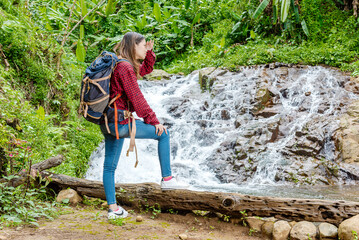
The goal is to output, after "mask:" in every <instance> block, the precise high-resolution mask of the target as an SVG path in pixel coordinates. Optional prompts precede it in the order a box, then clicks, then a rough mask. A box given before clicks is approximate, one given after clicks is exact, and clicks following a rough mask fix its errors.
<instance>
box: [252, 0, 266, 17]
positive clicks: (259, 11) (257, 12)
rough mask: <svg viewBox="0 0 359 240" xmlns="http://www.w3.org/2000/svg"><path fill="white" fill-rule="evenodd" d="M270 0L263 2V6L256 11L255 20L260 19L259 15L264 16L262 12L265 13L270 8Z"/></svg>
mask: <svg viewBox="0 0 359 240" xmlns="http://www.w3.org/2000/svg"><path fill="white" fill-rule="evenodd" d="M269 2H270V0H263V2H261V4H259V6H258V8H257V9H256V11H255V12H254V14H253V17H252V18H253V19H256V18H258V17H259V15H261V14H262V12H263V11H264V9H265V8H266V7H267V6H268V4H269Z"/></svg>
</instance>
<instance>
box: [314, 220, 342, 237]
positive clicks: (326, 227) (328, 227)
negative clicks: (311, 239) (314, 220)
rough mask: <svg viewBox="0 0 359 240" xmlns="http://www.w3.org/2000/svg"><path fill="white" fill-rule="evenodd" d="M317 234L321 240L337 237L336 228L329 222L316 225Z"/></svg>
mask: <svg viewBox="0 0 359 240" xmlns="http://www.w3.org/2000/svg"><path fill="white" fill-rule="evenodd" d="M318 230H319V236H320V239H321V240H322V239H323V238H326V239H337V238H338V228H337V227H336V226H334V225H333V224H330V223H321V224H319V227H318Z"/></svg>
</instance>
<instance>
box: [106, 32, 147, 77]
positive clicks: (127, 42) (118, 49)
mask: <svg viewBox="0 0 359 240" xmlns="http://www.w3.org/2000/svg"><path fill="white" fill-rule="evenodd" d="M144 39H145V37H144V36H143V35H141V34H139V33H137V32H128V33H126V34H125V35H124V36H123V38H122V40H121V42H119V43H118V44H116V46H115V47H114V48H113V51H114V52H115V53H116V54H117V55H118V56H121V57H122V58H125V59H127V60H128V61H130V63H131V65H132V66H133V69H134V70H135V73H136V76H137V78H139V77H140V62H139V61H138V60H137V59H136V51H135V44H139V43H140V42H142V41H143V40H144Z"/></svg>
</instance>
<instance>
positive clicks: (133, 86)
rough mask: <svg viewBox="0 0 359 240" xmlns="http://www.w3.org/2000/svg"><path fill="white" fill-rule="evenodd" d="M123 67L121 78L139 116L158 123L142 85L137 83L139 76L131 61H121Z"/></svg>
mask: <svg viewBox="0 0 359 240" xmlns="http://www.w3.org/2000/svg"><path fill="white" fill-rule="evenodd" d="M121 64H122V65H123V68H121V72H119V78H120V79H121V81H122V86H123V88H124V90H125V92H126V95H127V98H128V99H129V100H130V102H131V103H132V106H133V108H134V110H135V112H136V114H137V116H139V117H141V118H143V120H144V121H145V123H148V124H151V125H157V124H159V123H160V122H159V121H158V119H157V117H156V114H155V113H154V112H153V110H152V109H151V108H150V106H149V105H148V103H147V101H146V99H145V97H144V96H143V94H142V92H141V90H140V87H139V86H138V83H137V77H136V74H135V71H134V70H133V67H132V66H131V64H129V63H125V62H124V63H121Z"/></svg>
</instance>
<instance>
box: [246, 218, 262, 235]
mask: <svg viewBox="0 0 359 240" xmlns="http://www.w3.org/2000/svg"><path fill="white" fill-rule="evenodd" d="M246 220H247V223H248V225H249V228H250V229H253V230H255V231H256V232H260V231H261V230H262V225H263V224H264V223H265V221H264V220H262V219H261V218H259V217H247V219H246Z"/></svg>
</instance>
